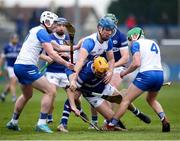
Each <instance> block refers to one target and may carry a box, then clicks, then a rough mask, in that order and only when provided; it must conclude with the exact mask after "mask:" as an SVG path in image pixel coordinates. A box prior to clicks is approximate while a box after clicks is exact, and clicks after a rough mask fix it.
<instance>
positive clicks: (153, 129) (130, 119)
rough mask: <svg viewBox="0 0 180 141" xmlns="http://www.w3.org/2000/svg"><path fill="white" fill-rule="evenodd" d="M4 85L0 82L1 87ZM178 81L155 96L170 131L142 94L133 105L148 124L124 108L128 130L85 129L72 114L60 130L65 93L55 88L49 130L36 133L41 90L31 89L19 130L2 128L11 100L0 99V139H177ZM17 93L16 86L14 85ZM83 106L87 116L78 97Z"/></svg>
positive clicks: (179, 134) (179, 129) (179, 115)
mask: <svg viewBox="0 0 180 141" xmlns="http://www.w3.org/2000/svg"><path fill="white" fill-rule="evenodd" d="M3 86H4V85H1V86H0V90H1V91H2V89H3ZM179 87H180V84H174V85H172V86H171V87H164V88H162V90H161V92H160V94H159V96H158V100H159V101H160V103H161V104H162V106H163V107H164V109H165V112H166V114H167V116H168V118H169V120H170V122H171V132H170V133H162V132H161V123H160V122H159V118H158V117H157V115H156V114H154V112H153V111H152V109H151V108H150V107H149V106H148V104H147V103H146V102H145V94H144V95H143V96H141V97H140V98H138V99H137V100H136V101H135V105H136V106H137V107H139V108H140V109H141V110H142V111H143V112H145V113H147V114H148V115H150V117H151V119H152V123H151V124H144V123H143V122H141V121H140V120H138V119H137V118H135V117H134V116H133V115H132V114H131V113H130V112H127V113H126V114H125V116H124V117H123V118H122V120H123V121H124V123H125V124H126V126H127V128H128V130H129V131H128V132H97V131H94V130H88V129H87V128H88V126H89V125H88V124H86V123H84V122H83V121H82V120H81V119H80V118H78V117H76V116H74V114H72V115H71V116H70V120H69V124H68V129H69V131H70V132H69V133H68V134H65V133H60V132H57V131H56V127H57V125H58V123H59V120H60V117H61V114H62V109H63V102H64V101H65V99H66V94H65V93H64V92H63V91H62V90H59V91H58V95H57V97H56V101H55V109H54V113H53V115H54V123H53V124H51V125H50V127H51V129H53V131H54V133H53V134H46V133H37V132H35V131H34V127H35V125H36V122H37V120H38V116H39V110H40V99H41V96H42V95H41V94H39V93H38V92H37V91H34V96H33V98H32V99H31V100H30V101H29V103H28V104H27V105H26V107H25V109H24V111H23V112H22V114H21V116H20V120H19V126H20V128H21V129H22V130H21V131H20V132H15V131H9V130H8V129H6V128H5V125H6V123H7V122H8V121H9V120H10V118H11V116H12V111H13V107H14V104H13V103H12V102H11V97H10V95H8V96H7V99H6V101H5V102H4V103H2V102H0V140H175V139H176V140H177V139H180V110H179V107H180V94H179ZM18 93H20V92H19V89H18ZM82 103H83V109H84V111H85V112H86V113H87V114H88V115H89V117H90V112H89V111H90V110H89V105H88V104H87V102H86V101H85V100H84V99H82ZM99 124H100V125H101V124H103V118H102V117H101V116H100V117H99Z"/></svg>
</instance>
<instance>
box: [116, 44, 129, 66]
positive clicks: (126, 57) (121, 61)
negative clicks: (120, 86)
mask: <svg viewBox="0 0 180 141" xmlns="http://www.w3.org/2000/svg"><path fill="white" fill-rule="evenodd" d="M120 53H121V58H120V59H119V60H118V61H117V62H115V64H114V67H119V66H122V65H124V64H126V63H128V61H129V50H128V47H123V48H120Z"/></svg>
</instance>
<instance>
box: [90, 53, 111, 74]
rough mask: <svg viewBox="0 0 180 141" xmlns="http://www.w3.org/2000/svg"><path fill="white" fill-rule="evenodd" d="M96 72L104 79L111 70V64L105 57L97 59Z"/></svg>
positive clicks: (95, 63)
mask: <svg viewBox="0 0 180 141" xmlns="http://www.w3.org/2000/svg"><path fill="white" fill-rule="evenodd" d="M93 68H94V72H95V74H96V75H97V76H100V77H103V76H104V75H105V74H106V72H107V71H108V70H109V64H108V62H107V60H106V59H105V58H104V57H101V56H99V57H97V58H95V59H94V62H93Z"/></svg>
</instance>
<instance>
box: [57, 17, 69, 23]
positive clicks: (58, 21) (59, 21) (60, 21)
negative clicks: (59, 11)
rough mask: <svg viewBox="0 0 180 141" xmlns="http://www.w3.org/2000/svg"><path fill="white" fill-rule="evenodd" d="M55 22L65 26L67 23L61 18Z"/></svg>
mask: <svg viewBox="0 0 180 141" xmlns="http://www.w3.org/2000/svg"><path fill="white" fill-rule="evenodd" d="M55 22H56V23H57V24H67V23H68V21H67V19H65V18H62V17H60V18H58V19H57V20H56V21H55Z"/></svg>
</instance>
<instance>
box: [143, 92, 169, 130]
mask: <svg viewBox="0 0 180 141" xmlns="http://www.w3.org/2000/svg"><path fill="white" fill-rule="evenodd" d="M157 95H158V92H153V91H149V92H148V95H147V98H146V100H147V102H148V104H149V105H150V106H151V107H152V108H153V110H154V111H155V112H156V114H157V115H158V116H159V118H160V120H161V122H162V131H163V132H169V131H170V123H169V121H168V119H167V117H166V115H165V112H164V110H163V108H162V106H161V104H160V103H159V102H158V101H157V99H156V97H157Z"/></svg>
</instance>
